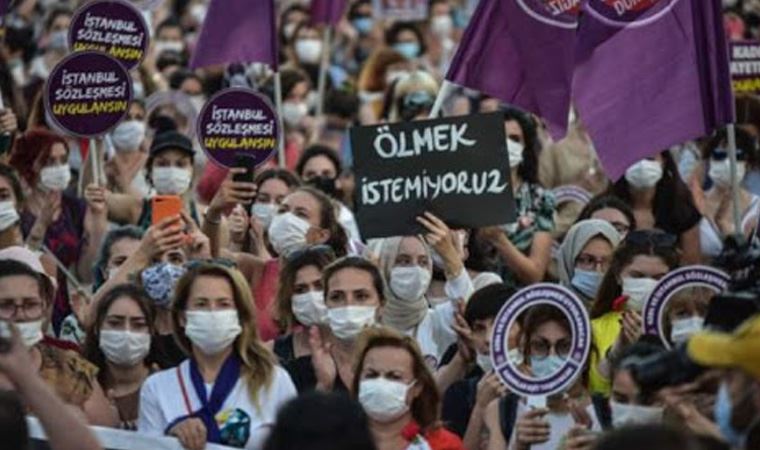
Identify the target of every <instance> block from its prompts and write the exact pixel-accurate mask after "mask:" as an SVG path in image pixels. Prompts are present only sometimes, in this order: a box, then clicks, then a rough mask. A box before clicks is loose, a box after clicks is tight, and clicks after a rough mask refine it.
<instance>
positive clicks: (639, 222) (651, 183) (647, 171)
mask: <svg viewBox="0 0 760 450" xmlns="http://www.w3.org/2000/svg"><path fill="white" fill-rule="evenodd" d="M612 192H613V193H614V194H615V195H616V196H617V197H619V198H620V199H622V200H624V201H625V202H627V203H628V204H629V205H631V207H632V208H633V214H634V216H635V217H636V227H637V228H638V229H639V230H648V229H655V228H656V229H660V230H663V231H665V232H667V233H670V234H672V235H674V236H677V237H678V246H679V247H680V249H681V253H682V255H683V256H682V259H683V262H684V264H699V263H700V262H701V260H702V255H701V252H700V243H699V241H700V236H699V221H700V219H701V218H702V216H701V214H700V213H699V211H698V210H697V208H696V207H695V206H694V200H693V198H692V196H691V193H690V192H689V190H688V188H687V187H686V185H685V184H684V183H683V181H681V178H680V176H679V174H678V167H677V166H676V163H675V162H674V161H673V157H672V156H671V155H670V152H667V151H666V152H662V153H660V154H659V155H656V156H654V157H652V158H647V159H643V160H641V161H639V162H637V163H636V164H633V165H632V166H630V167H629V168H628V170H626V172H625V176H623V177H622V178H621V179H620V180H618V182H617V183H615V185H614V186H613V188H612Z"/></svg>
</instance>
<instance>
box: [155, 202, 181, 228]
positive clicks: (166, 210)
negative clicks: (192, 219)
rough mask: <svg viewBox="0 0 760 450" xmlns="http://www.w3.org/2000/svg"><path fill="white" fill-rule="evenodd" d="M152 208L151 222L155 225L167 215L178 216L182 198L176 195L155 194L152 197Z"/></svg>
mask: <svg viewBox="0 0 760 450" xmlns="http://www.w3.org/2000/svg"><path fill="white" fill-rule="evenodd" d="M152 208H153V209H152V210H153V215H152V216H151V223H152V224H153V225H155V224H157V223H159V222H161V221H162V220H164V219H165V218H167V217H173V216H178V215H179V213H180V212H181V211H182V199H180V198H179V197H178V196H176V195H157V196H155V197H153V200H152Z"/></svg>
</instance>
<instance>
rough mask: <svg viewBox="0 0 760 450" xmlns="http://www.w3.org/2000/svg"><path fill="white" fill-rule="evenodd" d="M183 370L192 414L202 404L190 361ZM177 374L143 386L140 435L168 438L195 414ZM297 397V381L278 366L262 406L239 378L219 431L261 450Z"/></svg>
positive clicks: (153, 377)
mask: <svg viewBox="0 0 760 450" xmlns="http://www.w3.org/2000/svg"><path fill="white" fill-rule="evenodd" d="M179 370H180V371H181V372H182V378H183V381H184V385H185V391H186V392H187V396H188V400H189V402H190V407H191V408H192V411H191V412H195V411H198V410H199V409H200V408H201V401H200V400H199V399H198V396H197V395H196V394H195V389H194V388H193V383H192V381H191V378H190V361H189V360H185V361H183V362H182V363H181V364H180V365H179ZM177 375H178V374H177V369H176V368H172V369H167V370H164V371H162V372H158V373H156V374H153V375H151V376H150V377H148V379H147V380H146V381H145V384H143V387H142V390H141V391H140V414H139V417H138V420H137V429H138V431H139V432H140V433H145V434H148V435H153V436H164V435H165V433H166V431H167V430H166V428H167V427H168V426H169V424H171V423H172V422H174V421H175V420H176V419H178V418H180V417H183V416H186V415H188V414H190V413H191V412H188V410H187V406H186V405H185V400H184V396H183V394H182V388H181V387H180V381H179V377H178V376H177ZM212 388H213V385H212V384H207V385H206V395H207V396H210V395H211V390H212ZM295 396H296V388H295V386H293V381H292V380H291V379H290V376H289V375H288V373H287V372H286V371H285V370H284V369H282V368H281V367H279V366H275V370H274V374H273V377H272V383H271V385H270V386H269V389H261V391H260V392H259V395H258V404H259V407H256V405H254V404H252V403H251V399H250V395H249V393H248V387H247V386H246V383H245V381H244V380H242V379H239V380H238V382H237V384H235V387H234V388H233V389H232V392H231V393H230V395H229V397H227V400H225V402H224V405H223V406H222V410H221V411H220V412H219V413H218V414H217V415H216V420H217V423H219V430H220V431H221V432H222V435H223V436H224V435H225V434H227V435H232V436H234V437H235V438H236V439H238V440H242V441H244V442H245V447H244V448H245V449H247V450H258V449H261V448H262V446H263V445H264V441H265V440H266V438H267V436H268V435H269V432H270V430H271V428H272V426H273V425H274V422H275V417H276V415H277V412H278V411H279V409H280V407H282V405H284V404H285V403H286V402H287V401H289V400H291V399H293V398H295ZM226 445H229V444H226Z"/></svg>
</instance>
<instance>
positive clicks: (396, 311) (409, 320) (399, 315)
mask: <svg viewBox="0 0 760 450" xmlns="http://www.w3.org/2000/svg"><path fill="white" fill-rule="evenodd" d="M405 238H410V239H420V238H419V237H418V236H397V237H390V238H385V239H382V240H381V241H380V242H378V243H373V244H374V245H373V246H372V247H373V250H375V251H377V255H378V256H379V261H378V263H379V266H380V271H381V272H382V274H383V279H384V280H385V292H386V302H385V307H384V308H383V323H384V324H385V325H388V326H390V327H392V328H395V329H396V330H398V331H401V332H406V331H408V330H411V329H412V328H414V327H416V326H417V325H419V324H420V322H422V319H424V318H425V314H427V310H428V308H429V307H430V305H429V304H428V301H427V299H426V298H425V296H424V295H423V296H422V297H420V298H418V299H416V300H414V301H412V302H409V301H406V300H403V299H401V298H399V297H397V296H396V294H394V293H393V291H392V290H391V288H390V281H391V270H393V266H394V265H395V263H396V257H397V256H398V253H399V248H400V247H401V241H402V240H403V239H405ZM420 241H421V242H422V245H423V246H424V247H425V250H426V251H427V253H428V261H429V262H428V270H429V271H431V272H432V270H433V262H432V261H433V259H432V257H431V255H430V248H429V247H428V245H427V244H426V243H425V242H424V241H422V239H420Z"/></svg>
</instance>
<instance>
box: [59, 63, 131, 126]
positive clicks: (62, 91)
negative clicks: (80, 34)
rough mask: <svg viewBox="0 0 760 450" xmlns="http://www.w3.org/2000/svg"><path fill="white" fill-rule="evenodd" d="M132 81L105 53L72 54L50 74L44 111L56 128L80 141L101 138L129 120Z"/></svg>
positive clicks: (120, 66)
mask: <svg viewBox="0 0 760 450" xmlns="http://www.w3.org/2000/svg"><path fill="white" fill-rule="evenodd" d="M131 101H132V80H131V79H130V77H129V73H128V72H127V70H126V69H125V68H124V66H123V65H122V64H121V63H120V62H119V61H117V60H115V59H114V58H111V57H110V56H108V55H106V54H105V53H100V52H94V51H87V52H79V53H72V54H71V55H69V56H67V57H66V58H64V59H63V61H61V62H60V63H58V65H57V66H55V68H54V69H53V71H52V72H51V73H50V76H49V77H48V79H47V83H46V85H45V110H46V111H47V113H48V115H49V116H50V118H51V119H52V120H53V122H55V125H57V126H58V127H60V128H61V129H63V130H64V131H66V132H67V133H69V134H71V135H74V136H79V137H96V136H101V135H103V134H105V133H107V132H108V131H110V130H111V128H113V127H115V126H116V125H117V124H118V123H119V122H121V120H122V119H123V118H124V116H126V114H127V112H128V110H129V104H130V102H131Z"/></svg>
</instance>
